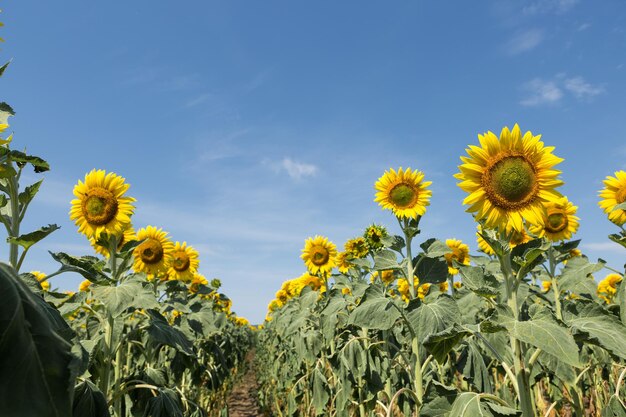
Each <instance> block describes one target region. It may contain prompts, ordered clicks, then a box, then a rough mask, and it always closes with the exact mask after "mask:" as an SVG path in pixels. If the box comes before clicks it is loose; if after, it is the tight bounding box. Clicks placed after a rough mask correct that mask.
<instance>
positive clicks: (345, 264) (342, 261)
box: [337, 252, 353, 274]
mask: <svg viewBox="0 0 626 417" xmlns="http://www.w3.org/2000/svg"><path fill="white" fill-rule="evenodd" d="M349 259H350V254H349V253H348V252H339V253H338V254H337V268H338V269H339V272H341V273H342V274H347V273H348V271H349V270H350V268H352V266H353V265H352V264H351V263H350V261H349Z"/></svg>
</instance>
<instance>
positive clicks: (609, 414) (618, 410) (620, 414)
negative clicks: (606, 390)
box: [602, 394, 626, 417]
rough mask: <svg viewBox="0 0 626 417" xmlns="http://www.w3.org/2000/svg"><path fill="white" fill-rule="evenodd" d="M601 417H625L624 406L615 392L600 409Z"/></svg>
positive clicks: (625, 409) (625, 408) (625, 410)
mask: <svg viewBox="0 0 626 417" xmlns="http://www.w3.org/2000/svg"><path fill="white" fill-rule="evenodd" d="M602 417H626V407H625V406H624V403H622V402H621V400H620V399H619V398H618V397H617V396H616V395H615V394H614V395H611V399H610V400H609V402H608V404H607V405H606V407H604V408H603V409H602Z"/></svg>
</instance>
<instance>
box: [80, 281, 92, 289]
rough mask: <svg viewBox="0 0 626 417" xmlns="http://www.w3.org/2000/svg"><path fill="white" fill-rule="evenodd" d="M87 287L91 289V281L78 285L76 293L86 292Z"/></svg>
mask: <svg viewBox="0 0 626 417" xmlns="http://www.w3.org/2000/svg"><path fill="white" fill-rule="evenodd" d="M89 287H91V281H89V280H87V279H86V280H84V281H83V282H81V283H80V285H79V286H78V291H87V290H88V289H89Z"/></svg>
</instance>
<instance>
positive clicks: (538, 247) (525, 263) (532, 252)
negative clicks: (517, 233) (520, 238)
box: [511, 239, 552, 278]
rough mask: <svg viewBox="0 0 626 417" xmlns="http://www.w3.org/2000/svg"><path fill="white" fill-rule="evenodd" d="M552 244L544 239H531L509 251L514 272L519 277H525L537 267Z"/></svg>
mask: <svg viewBox="0 0 626 417" xmlns="http://www.w3.org/2000/svg"><path fill="white" fill-rule="evenodd" d="M551 246H552V243H551V242H549V241H547V240H545V239H533V240H531V241H530V242H526V243H522V244H521V245H517V246H516V247H514V248H513V250H512V251H511V259H512V260H513V263H514V266H516V268H515V270H516V271H517V274H518V275H519V276H520V277H522V278H523V277H525V276H526V275H527V274H528V273H529V272H530V271H532V270H533V269H534V268H535V267H536V266H537V265H539V264H540V263H541V262H542V261H543V259H544V257H543V254H544V253H546V252H547V250H548V249H550V247H551Z"/></svg>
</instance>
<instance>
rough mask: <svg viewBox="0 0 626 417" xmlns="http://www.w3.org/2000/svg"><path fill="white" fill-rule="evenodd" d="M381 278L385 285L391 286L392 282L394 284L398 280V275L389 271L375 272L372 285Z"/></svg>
mask: <svg viewBox="0 0 626 417" xmlns="http://www.w3.org/2000/svg"><path fill="white" fill-rule="evenodd" d="M379 277H380V280H381V281H382V282H383V284H385V285H389V284H391V283H392V282H394V281H395V280H396V274H395V273H394V272H393V271H392V270H390V269H388V270H386V271H382V272H378V271H374V272H373V273H372V276H371V278H370V281H371V282H372V283H374V282H375V281H376V279H377V278H379Z"/></svg>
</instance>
